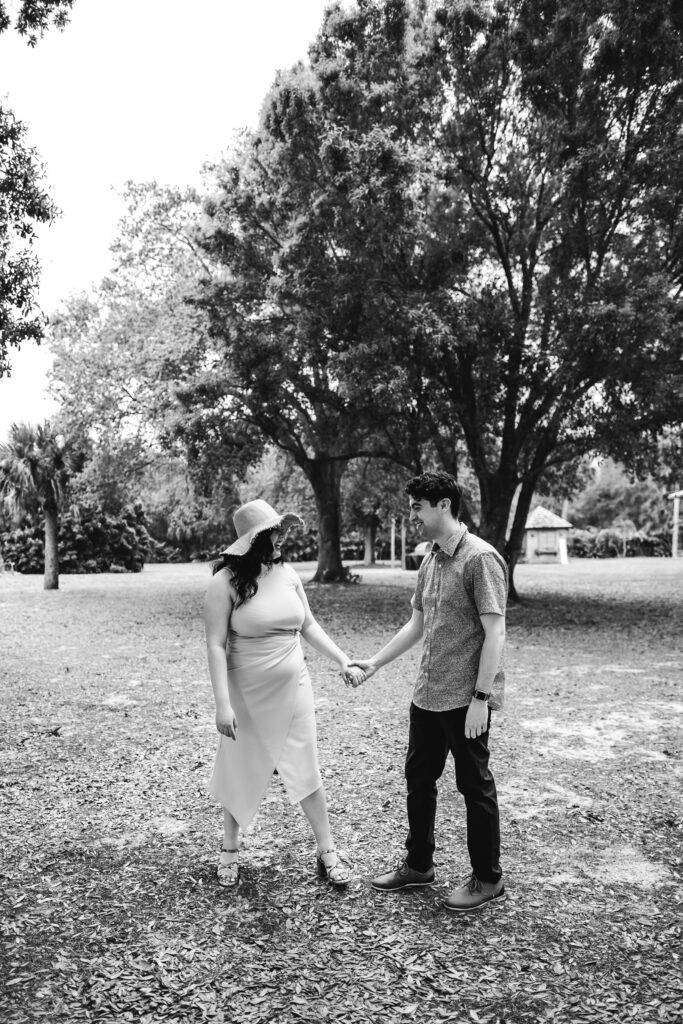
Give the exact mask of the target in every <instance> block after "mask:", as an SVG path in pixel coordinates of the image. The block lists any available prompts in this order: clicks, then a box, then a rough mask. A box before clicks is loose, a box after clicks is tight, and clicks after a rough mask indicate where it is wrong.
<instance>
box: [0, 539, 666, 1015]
mask: <svg viewBox="0 0 683 1024" xmlns="http://www.w3.org/2000/svg"><path fill="white" fill-rule="evenodd" d="M297 568H298V569H299V571H300V572H301V574H302V577H303V579H304V580H305V581H310V578H311V576H312V572H313V567H312V566H310V565H304V566H297ZM354 571H357V572H358V573H359V574H360V575H361V577H362V581H361V583H360V584H358V585H357V586H344V587H338V586H319V585H315V584H310V583H309V585H308V593H309V600H310V602H311V606H312V608H313V610H314V613H315V614H316V615H317V616H318V618H319V620H320V622H321V623H322V624H323V625H324V626H325V627H326V628H327V629H328V631H329V632H330V634H331V635H332V636H333V637H334V638H335V640H337V642H338V643H339V644H340V645H341V646H342V647H345V648H346V649H347V650H349V651H350V652H352V653H354V654H356V655H358V656H362V655H366V654H370V653H372V652H373V651H374V650H376V649H377V647H378V646H379V645H381V644H382V643H383V642H385V641H386V639H388V637H389V636H390V635H391V634H392V632H393V631H394V630H395V629H397V628H398V627H399V626H400V625H401V624H402V623H403V622H404V621H405V619H406V618H407V616H408V615H409V599H410V594H411V589H412V585H413V582H414V579H415V573H409V572H401V571H400V570H397V569H390V568H388V567H386V566H382V567H378V568H376V569H372V570H365V569H362V568H357V569H355V570H354ZM208 573H209V570H208V569H207V567H205V566H198V565H186V566H165V565H154V566H147V567H145V569H144V571H143V572H142V573H141V574H139V575H137V576H119V575H105V576H64V577H62V579H61V583H60V590H59V591H58V592H45V591H43V590H42V580H41V579H40V578H39V577H21V576H16V575H15V576H13V575H10V574H5V575H3V576H0V652H1V653H0V686H1V691H0V692H1V693H2V701H1V705H2V712H1V716H0V728H1V729H2V744H1V746H0V763H1V764H2V778H1V780H0V787H1V788H0V793H1V796H0V806H1V807H2V811H3V815H2V830H3V842H2V854H1V864H0V873H1V875H2V899H3V904H4V905H3V921H2V926H1V927H2V942H3V946H2V952H1V957H2V963H1V968H2V972H1V973H2V981H1V986H2V988H1V989H0V1019H1V1020H2V1021H3V1022H6V1024H20V1022H21V1024H23V1022H29V1021H31V1022H32V1021H39V1020H49V1021H56V1022H72V1021H73V1022H114V1021H117V1022H118V1021H143V1022H147V1024H157V1022H160V1021H174V1022H178V1024H181V1022H182V1024H199V1022H204V1021H218V1022H220V1021H228V1022H234V1024H251V1022H254V1024H256V1022H258V1024H261V1022H263V1024H265V1022H266V1021H269V1022H274V1024H290V1022H295V1021H319V1020H329V1021H333V1020H334V1021H343V1022H348V1024H364V1022H373V1024H374V1022H385V1021H386V1022H394V1021H408V1020H411V1019H414V1020H419V1021H421V1022H428V1024H430V1022H441V1021H443V1022H446V1021H454V1022H458V1024H460V1022H463V1024H464V1022H470V1021H474V1022H475V1024H481V1022H486V1024H503V1022H506V1024H516V1022H522V1021H531V1022H545V1021H557V1022H562V1024H564V1022H568V1021H569V1022H573V1021H577V1022H584V1021H601V1022H623V1021H630V1020H638V1021H642V1022H644V1024H655V1022H664V1024H666V1022H669V1021H674V1020H678V1019H680V1018H679V1014H680V1006H681V999H682V997H683V982H682V981H681V966H680V959H679V957H680V925H681V917H680V910H681V901H682V898H681V887H680V879H681V870H682V868H683V852H682V850H681V811H680V797H681V790H682V787H681V774H682V767H681V753H682V743H681V724H682V722H683V696H682V694H681V682H682V679H683V671H682V669H683V559H681V560H678V561H676V562H674V561H672V560H671V559H633V560H630V559H629V560H625V561H622V560H613V561H599V562H598V561H595V562H594V561H587V562H582V561H577V562H572V563H571V564H570V565H569V566H558V565H540V566H521V567H520V568H519V570H518V576H517V584H518V588H519V590H520V593H521V595H522V597H523V600H522V602H521V603H520V604H517V605H514V606H513V607H511V608H510V611H509V615H508V639H507V655H506V659H507V666H506V667H507V693H506V706H505V710H504V712H502V713H499V714H497V715H496V716H495V720H494V724H493V727H492V732H491V748H492V761H491V766H492V769H493V771H494V774H495V776H496V781H497V785H498V790H499V800H500V806H501V816H502V819H501V825H502V832H503V865H504V868H505V874H506V890H507V893H508V896H507V899H506V900H505V901H504V902H501V903H500V904H496V905H495V906H492V907H489V908H487V909H486V910H484V911H481V912H480V913H479V914H477V915H467V916H460V915H451V914H448V912H447V911H445V910H444V909H443V908H442V906H441V902H442V900H443V897H444V895H445V894H446V893H447V892H448V891H449V889H450V888H451V887H452V886H454V885H456V884H459V883H460V882H461V881H463V880H465V879H466V878H467V875H468V861H467V852H466V847H465V836H464V820H463V805H462V800H461V798H460V796H459V794H458V793H457V791H456V789H455V784H454V780H453V777H452V770H451V769H447V772H446V774H445V775H444V778H443V780H442V784H441V786H440V809H439V818H438V837H437V838H438V850H437V863H436V870H437V877H436V882H435V885H434V887H433V888H431V889H425V890H419V891H415V892H407V893H399V894H395V895H393V896H387V895H384V894H380V893H376V892H375V891H374V890H372V889H371V888H370V887H369V885H368V882H369V879H370V878H371V877H372V875H373V874H375V873H376V872H377V871H379V870H383V869H385V868H386V867H388V866H390V864H391V862H392V861H393V860H394V859H395V858H396V857H398V856H400V854H401V849H402V843H403V839H404V835H405V813H404V793H403V758H404V754H405V747H406V736H407V711H408V706H409V702H410V696H411V691H412V680H413V677H414V673H415V668H416V663H417V651H415V650H414V651H412V652H410V653H409V654H408V655H406V656H404V657H403V658H402V659H401V660H400V661H398V662H395V663H394V664H392V665H391V666H388V667H386V668H384V669H383V670H382V671H381V672H380V673H378V674H377V675H376V676H375V677H374V678H373V679H372V680H370V681H369V682H368V683H367V684H366V685H365V686H364V687H361V688H360V689H358V690H355V691H351V690H347V689H346V688H345V687H344V686H343V684H342V682H341V680H340V678H339V676H338V675H337V674H336V672H335V670H334V667H333V666H332V665H330V664H329V663H326V662H324V661H323V660H322V659H321V658H320V657H319V656H318V655H317V654H315V652H313V651H312V650H311V649H310V648H308V649H307V658H308V662H309V666H310V669H311V674H312V677H313V680H314V686H315V690H316V707H317V719H318V733H319V746H320V759H321V768H322V771H323V776H324V778H325V783H326V788H327V790H328V795H329V800H330V809H331V815H332V818H333V821H334V823H335V830H336V833H337V840H338V844H339V845H340V847H341V848H343V850H344V851H345V853H346V854H347V855H348V856H349V857H350V859H351V860H352V862H353V864H354V866H355V873H356V877H355V879H354V883H353V884H352V885H351V886H350V888H349V890H348V891H346V892H344V893H339V892H333V891H331V890H330V889H329V888H328V887H327V886H326V885H325V884H324V883H321V882H319V881H317V879H316V878H315V873H314V861H313V843H312V841H311V837H310V835H309V832H308V828H307V825H306V823H305V820H304V818H303V816H302V815H301V812H300V811H299V809H298V808H293V807H291V806H290V805H289V804H288V802H287V800H286V797H285V794H284V791H283V789H282V787H281V785H280V783H279V780H278V779H277V778H275V779H274V781H273V785H272V786H271V789H270V790H269V792H268V795H267V797H266V800H265V801H264V804H263V806H262V808H261V811H260V812H259V815H258V817H257V819H256V821H255V822H254V824H253V825H252V826H251V828H250V829H249V831H248V833H247V836H246V838H245V842H244V846H243V863H244V869H243V882H242V883H241V885H240V888H239V890H238V892H237V894H234V893H232V894H231V893H227V892H226V891H224V890H222V889H220V888H219V887H218V886H217V884H216V882H215V861H216V856H217V850H218V846H219V841H220V814H219V810H218V809H217V808H216V807H215V806H214V805H213V803H212V802H211V800H210V798H209V797H208V795H207V781H208V777H209V775H210V772H211V767H212V762H213V757H214V752H215V746H216V733H215V728H214V724H213V708H212V700H211V691H210V687H209V684H208V674H207V671H206V668H205V653H204V646H203V629H202V622H201V606H202V600H203V593H204V590H205V587H206V583H207V580H208Z"/></svg>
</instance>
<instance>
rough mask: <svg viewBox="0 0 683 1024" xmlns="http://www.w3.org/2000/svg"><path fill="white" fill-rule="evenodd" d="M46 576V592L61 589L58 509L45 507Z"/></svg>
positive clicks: (44, 585) (44, 583) (44, 581)
mask: <svg viewBox="0 0 683 1024" xmlns="http://www.w3.org/2000/svg"><path fill="white" fill-rule="evenodd" d="M43 511H44V513H45V575H44V577H43V589H44V590H58V589H59V559H58V554H57V542H58V538H59V515H58V512H57V509H56V508H53V507H50V506H47V505H46V506H45V508H44V509H43Z"/></svg>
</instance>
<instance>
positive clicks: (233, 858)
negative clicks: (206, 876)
mask: <svg viewBox="0 0 683 1024" xmlns="http://www.w3.org/2000/svg"><path fill="white" fill-rule="evenodd" d="M239 852H240V851H239V849H237V850H221V853H220V857H219V858H218V867H217V869H216V870H217V872H218V884H219V885H222V886H223V887H224V888H225V889H235V888H237V883H238V882H239V880H240V865H239V859H238V858H239ZM228 858H230V859H228Z"/></svg>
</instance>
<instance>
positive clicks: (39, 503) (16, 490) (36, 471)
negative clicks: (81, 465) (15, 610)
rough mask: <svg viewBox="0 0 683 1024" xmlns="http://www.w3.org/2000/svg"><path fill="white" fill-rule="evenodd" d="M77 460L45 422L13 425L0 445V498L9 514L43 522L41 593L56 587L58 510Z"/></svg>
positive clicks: (57, 573) (57, 575) (57, 581)
mask: <svg viewBox="0 0 683 1024" xmlns="http://www.w3.org/2000/svg"><path fill="white" fill-rule="evenodd" d="M75 468H77V458H76V457H75V453H74V452H73V450H72V449H71V447H70V446H69V445H68V444H67V443H66V442H65V441H64V439H63V438H62V437H60V436H59V435H58V434H56V433H55V431H54V429H53V427H52V425H51V424H50V423H49V422H46V423H44V424H43V425H42V426H38V427H33V426H31V425H29V424H26V423H18V424H17V423H14V424H12V426H11V427H10V432H9V440H8V441H7V442H6V443H5V444H0V497H1V498H3V499H4V501H5V503H6V504H7V505H8V507H10V508H11V509H12V510H13V511H16V512H23V513H26V514H29V515H31V514H33V515H35V514H37V513H38V512H40V513H42V515H43V516H44V519H45V576H44V583H43V586H44V588H45V590H57V589H58V587H59V558H58V550H57V543H58V539H59V510H60V506H61V504H62V500H63V498H64V494H65V491H66V486H67V483H68V480H69V477H70V475H71V473H72V472H73V470H74V469H75Z"/></svg>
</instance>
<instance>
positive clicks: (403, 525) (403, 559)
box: [401, 516, 406, 569]
mask: <svg viewBox="0 0 683 1024" xmlns="http://www.w3.org/2000/svg"><path fill="white" fill-rule="evenodd" d="M405 567H406V521H405V518H404V516H401V568H402V569H405Z"/></svg>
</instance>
